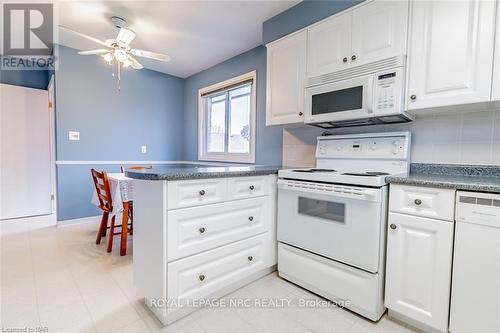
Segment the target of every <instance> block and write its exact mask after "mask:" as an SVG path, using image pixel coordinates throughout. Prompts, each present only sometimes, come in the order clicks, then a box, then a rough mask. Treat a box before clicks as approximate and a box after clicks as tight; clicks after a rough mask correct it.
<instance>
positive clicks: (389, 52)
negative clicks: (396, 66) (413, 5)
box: [350, 0, 408, 66]
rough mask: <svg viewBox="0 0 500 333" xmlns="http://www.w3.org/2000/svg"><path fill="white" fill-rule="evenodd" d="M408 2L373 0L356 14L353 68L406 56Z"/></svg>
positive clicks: (353, 37) (354, 14)
mask: <svg viewBox="0 0 500 333" xmlns="http://www.w3.org/2000/svg"><path fill="white" fill-rule="evenodd" d="M407 26H408V1H403V0H400V1H372V2H370V3H368V4H366V5H364V6H361V7H359V8H356V9H355V10H353V13H352V55H351V58H350V61H351V63H352V65H353V66H357V65H362V64H366V63H370V62H373V61H377V60H380V59H385V58H389V57H393V56H396V55H401V54H405V53H406V33H407Z"/></svg>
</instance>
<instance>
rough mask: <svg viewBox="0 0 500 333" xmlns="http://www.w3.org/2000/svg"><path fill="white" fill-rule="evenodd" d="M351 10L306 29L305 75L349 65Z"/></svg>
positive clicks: (315, 74)
mask: <svg viewBox="0 0 500 333" xmlns="http://www.w3.org/2000/svg"><path fill="white" fill-rule="evenodd" d="M351 21H352V12H347V13H345V14H341V15H337V16H334V17H332V18H331V19H329V20H327V21H324V22H321V23H319V24H318V25H315V26H313V27H311V28H309V29H308V30H307V77H308V78H313V77H316V76H319V75H323V74H327V73H331V72H335V71H338V70H340V69H344V68H348V67H349V64H350V62H349V59H350V57H351Z"/></svg>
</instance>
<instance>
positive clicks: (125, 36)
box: [116, 28, 135, 46]
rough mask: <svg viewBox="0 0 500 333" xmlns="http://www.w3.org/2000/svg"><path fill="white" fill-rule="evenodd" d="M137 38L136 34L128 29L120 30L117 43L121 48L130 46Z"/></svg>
mask: <svg viewBox="0 0 500 333" xmlns="http://www.w3.org/2000/svg"><path fill="white" fill-rule="evenodd" d="M134 38H135V32H133V31H132V30H129V29H126V28H120V31H119V32H118V36H117V37H116V42H117V43H118V45H121V46H128V45H129V44H130V43H132V41H133V40H134Z"/></svg>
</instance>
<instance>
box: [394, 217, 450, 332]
mask: <svg viewBox="0 0 500 333" xmlns="http://www.w3.org/2000/svg"><path fill="white" fill-rule="evenodd" d="M452 250H453V222H445V221H439V220H433V219H428V218H423V217H416V216H409V215H404V214H398V213H390V214H389V228H388V236H387V268H386V274H387V276H386V284H385V305H386V306H387V307H388V308H389V309H391V310H393V311H395V312H397V313H399V314H402V315H404V316H406V317H408V318H411V319H413V320H415V321H417V322H420V323H422V324H424V325H426V326H428V327H432V328H434V329H436V330H438V331H440V332H448V329H447V327H448V311H449V301H450V284H451V262H452Z"/></svg>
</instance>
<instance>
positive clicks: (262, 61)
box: [183, 46, 283, 165]
mask: <svg viewBox="0 0 500 333" xmlns="http://www.w3.org/2000/svg"><path fill="white" fill-rule="evenodd" d="M253 70H256V71H257V117H256V118H257V119H256V125H257V126H256V142H255V148H256V149H255V162H256V164H271V165H281V155H282V147H283V145H282V142H283V137H282V128H281V127H278V126H272V127H266V124H265V123H266V48H265V47H264V46H259V47H256V48H254V49H252V50H250V51H248V52H245V53H243V54H240V55H238V56H236V57H233V58H231V59H229V60H226V61H224V62H222V63H220V64H218V65H215V66H214V67H211V68H209V69H206V70H204V71H202V72H200V73H197V74H195V75H193V76H190V77H189V78H187V79H186V82H185V87H184V136H183V140H184V157H185V159H186V160H193V161H195V160H197V159H198V90H199V89H200V88H204V87H207V86H209V85H211V84H214V83H217V82H221V81H224V80H227V79H230V78H232V77H235V76H238V75H241V74H244V73H247V72H250V71H253Z"/></svg>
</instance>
